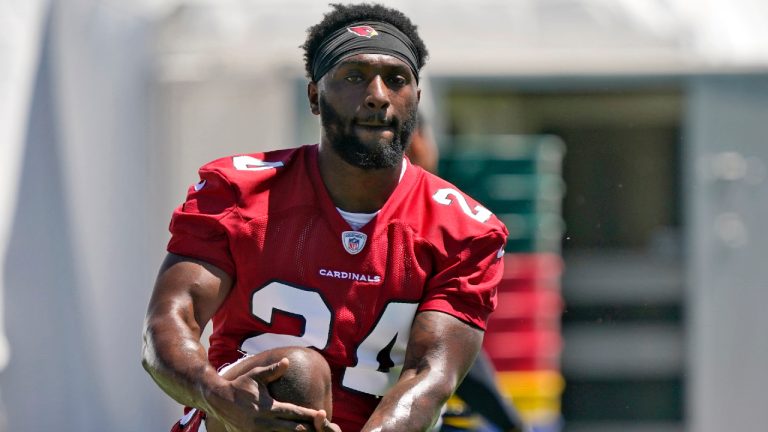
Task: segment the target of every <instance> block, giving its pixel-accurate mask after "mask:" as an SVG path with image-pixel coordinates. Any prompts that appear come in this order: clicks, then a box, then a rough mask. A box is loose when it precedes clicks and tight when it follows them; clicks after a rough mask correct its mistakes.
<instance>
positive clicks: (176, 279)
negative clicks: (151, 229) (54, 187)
mask: <svg viewBox="0 0 768 432" xmlns="http://www.w3.org/2000/svg"><path fill="white" fill-rule="evenodd" d="M231 288H232V279H231V278H230V277H229V276H228V275H227V274H226V273H225V272H224V271H222V270H221V269H218V268H217V267H215V266H212V265H210V264H207V263H204V262H201V261H197V260H193V259H189V258H185V257H181V256H178V255H173V254H169V255H168V256H167V257H166V259H165V261H164V262H163V265H162V267H161V269H160V273H159V275H158V277H157V281H156V283H155V288H154V291H153V293H152V297H151V299H150V301H149V307H148V310H147V317H146V320H145V322H144V344H143V349H142V364H143V365H144V368H145V369H146V370H147V372H149V374H150V375H151V376H152V378H153V379H154V380H155V382H157V384H158V385H159V386H160V387H161V388H162V389H163V390H164V391H165V392H166V393H167V394H168V395H169V396H171V397H172V398H174V399H175V400H176V401H178V402H180V403H182V404H184V405H187V406H190V407H195V408H199V409H202V410H204V411H206V412H207V413H208V414H209V415H214V416H216V417H217V418H219V419H220V420H221V421H222V422H223V423H225V424H227V425H228V426H231V428H232V430H250V429H252V428H253V427H254V426H255V425H264V426H267V427H269V428H271V429H270V430H297V429H295V428H296V427H297V426H298V423H297V422H302V423H307V422H312V421H315V422H317V421H320V422H321V423H322V420H324V417H323V416H324V413H323V414H319V412H318V411H315V410H310V409H306V408H303V407H299V406H296V405H291V404H285V403H281V402H277V401H273V400H272V398H271V397H270V396H269V392H268V391H267V390H266V384H267V383H268V382H271V381H273V380H275V379H277V378H279V377H280V376H281V375H282V374H283V373H284V372H285V370H286V369H287V366H288V361H287V360H282V361H281V362H279V363H276V364H273V365H270V366H267V367H261V368H254V369H253V370H252V372H251V373H248V374H244V375H242V376H240V377H238V378H236V379H233V380H231V381H230V380H227V379H225V378H223V377H221V376H219V374H218V373H217V371H216V369H214V368H213V366H212V365H211V364H210V363H209V362H208V357H207V355H206V352H205V348H204V347H203V346H202V344H201V343H200V335H201V333H202V330H203V328H204V327H205V325H206V324H207V323H208V321H209V320H210V319H211V318H212V317H213V315H214V313H215V312H216V310H218V308H219V307H220V306H221V304H222V303H223V301H224V299H225V298H226V297H227V294H228V293H229V291H230V289H231ZM321 418H322V420H320V419H321ZM289 419H290V420H295V421H289ZM299 430H300V429H299Z"/></svg>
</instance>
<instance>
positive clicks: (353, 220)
mask: <svg viewBox="0 0 768 432" xmlns="http://www.w3.org/2000/svg"><path fill="white" fill-rule="evenodd" d="M407 166H408V161H407V160H406V159H405V158H403V169H401V170H400V178H399V179H398V180H397V181H398V183H399V182H400V180H402V179H403V176H404V175H405V170H406V168H407ZM336 210H338V211H339V214H340V215H341V217H343V218H344V220H345V221H347V223H348V224H349V226H351V227H352V229H353V230H355V231H357V230H359V229H360V228H362V227H364V226H365V224H367V223H368V222H370V221H371V219H373V217H374V216H376V215H377V214H379V210H376V211H375V212H373V213H353V212H348V211H344V210H342V209H340V208H338V207H336Z"/></svg>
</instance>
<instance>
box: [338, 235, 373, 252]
mask: <svg viewBox="0 0 768 432" xmlns="http://www.w3.org/2000/svg"><path fill="white" fill-rule="evenodd" d="M366 240H368V236H367V235H365V234H363V233H361V232H357V231H344V232H343V233H341V244H343V245H344V249H345V250H346V251H347V252H349V253H350V254H351V255H357V254H358V253H360V251H361V250H363V248H364V247H365V241H366Z"/></svg>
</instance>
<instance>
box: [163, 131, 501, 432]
mask: <svg viewBox="0 0 768 432" xmlns="http://www.w3.org/2000/svg"><path fill="white" fill-rule="evenodd" d="M317 153H318V147H317V146H316V145H313V146H304V147H299V148H296V149H290V150H280V151H274V152H268V153H258V154H251V155H241V156H234V157H228V158H223V159H219V160H216V161H214V162H211V163H209V164H207V165H205V166H203V167H202V168H201V169H200V182H199V183H197V184H196V185H194V186H192V187H191V188H190V190H189V195H188V197H187V200H186V202H185V203H184V204H183V205H182V206H181V207H179V208H178V209H177V210H176V211H175V212H174V215H173V219H172V221H171V226H170V229H171V233H172V237H171V240H170V243H169V245H168V250H169V252H172V253H175V254H179V255H184V256H188V257H192V258H197V259H200V260H203V261H206V262H209V263H211V264H213V265H215V266H217V267H219V268H221V269H222V270H224V271H225V272H227V273H229V274H230V275H231V276H232V278H233V280H234V286H233V288H232V291H231V292H230V294H229V296H228V297H227V298H226V300H225V301H224V303H223V305H222V306H221V308H220V309H219V311H218V312H217V313H216V314H215V316H214V317H213V334H212V336H211V338H210V350H209V359H210V361H211V363H212V364H213V365H214V366H215V367H220V366H222V365H225V364H228V363H232V362H234V361H236V360H237V359H238V358H240V357H241V356H242V353H243V352H245V353H258V352H261V351H263V350H267V349H271V348H275V347H280V346H309V347H314V348H315V349H317V350H318V351H319V352H320V353H322V354H323V356H324V357H325V358H326V360H327V361H328V364H329V365H330V367H331V372H332V377H333V421H334V422H335V423H337V424H339V426H341V428H342V430H344V431H345V432H350V431H357V430H359V429H360V428H361V427H362V425H363V424H364V423H365V422H366V420H367V418H368V417H369V416H370V414H371V412H372V411H373V410H374V408H375V407H376V404H377V403H378V400H379V397H380V396H382V395H383V394H384V393H385V392H386V391H387V389H388V388H389V387H390V386H391V385H393V384H394V383H395V382H396V380H397V379H398V376H399V374H400V372H401V370H402V366H403V359H404V356H405V349H406V346H407V344H408V337H409V332H410V327H411V323H412V321H413V318H414V315H415V314H416V313H417V312H419V311H426V310H431V311H440V312H443V313H446V314H450V315H452V316H454V317H456V318H458V319H459V320H461V321H464V322H466V323H468V324H471V325H472V326H475V327H478V328H480V329H485V325H486V321H487V319H488V315H489V314H490V313H491V312H492V311H493V310H494V308H495V306H496V285H497V284H498V282H499V280H500V278H501V275H502V261H503V260H501V259H499V258H500V257H501V255H502V254H503V246H504V244H505V242H506V237H507V230H506V228H505V227H504V225H503V224H502V223H501V222H500V221H499V220H498V219H497V218H496V217H495V216H494V215H493V214H491V212H489V211H488V210H487V209H485V208H484V207H482V206H480V205H479V204H478V203H477V202H475V201H474V200H472V199H471V198H469V197H467V196H466V195H464V194H463V193H461V192H460V191H459V190H458V189H457V188H456V187H455V186H453V185H451V184H450V183H448V182H446V181H444V180H442V179H440V178H438V177H436V176H433V175H432V174H429V173H427V172H426V171H424V170H423V169H421V168H419V167H417V166H414V165H411V164H410V163H407V161H406V162H404V163H407V169H406V170H405V172H404V174H403V176H402V178H401V180H400V183H399V184H398V186H397V187H396V189H395V191H394V192H393V193H392V195H391V196H390V197H389V199H388V200H387V202H386V204H385V205H384V207H382V208H381V210H380V211H379V213H378V214H377V215H376V216H375V217H374V218H373V219H372V220H371V221H370V222H369V223H367V224H366V225H365V226H363V227H362V228H360V229H359V230H354V229H352V228H351V227H350V226H349V225H348V224H347V222H346V221H345V220H344V219H343V218H342V216H341V215H340V214H339V212H338V210H337V209H336V207H335V206H334V204H333V202H332V201H331V198H330V196H329V195H328V192H327V190H326V188H325V186H324V184H323V181H322V180H321V178H320V172H319V169H318V162H317Z"/></svg>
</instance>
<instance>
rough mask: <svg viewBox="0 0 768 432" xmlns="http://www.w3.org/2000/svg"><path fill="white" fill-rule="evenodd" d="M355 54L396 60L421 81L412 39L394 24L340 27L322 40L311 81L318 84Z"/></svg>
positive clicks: (365, 23)
mask: <svg viewBox="0 0 768 432" xmlns="http://www.w3.org/2000/svg"><path fill="white" fill-rule="evenodd" d="M356 54H387V55H391V56H394V57H397V58H399V59H400V60H402V61H404V62H405V64H407V65H408V66H409V67H410V68H411V70H412V71H413V75H414V76H415V77H416V80H417V81H418V79H419V67H418V64H419V63H418V61H417V59H418V55H417V54H416V47H415V46H414V45H413V42H411V39H410V38H409V37H408V36H406V35H405V34H404V33H403V32H401V31H400V30H398V29H397V28H396V27H395V26H393V25H391V24H388V23H384V22H378V21H365V22H359V23H355V24H351V25H349V26H346V27H343V28H340V29H338V30H336V31H335V32H333V33H331V34H330V35H328V36H327V37H326V38H325V39H323V42H322V43H321V44H320V46H319V47H318V48H317V50H316V51H315V56H314V60H313V61H312V80H313V81H315V82H317V81H319V80H320V78H322V77H323V75H325V74H326V73H328V71H329V70H331V69H332V68H333V67H334V66H336V65H337V64H338V63H339V62H340V61H342V60H343V59H345V58H347V57H350V56H353V55H356Z"/></svg>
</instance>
